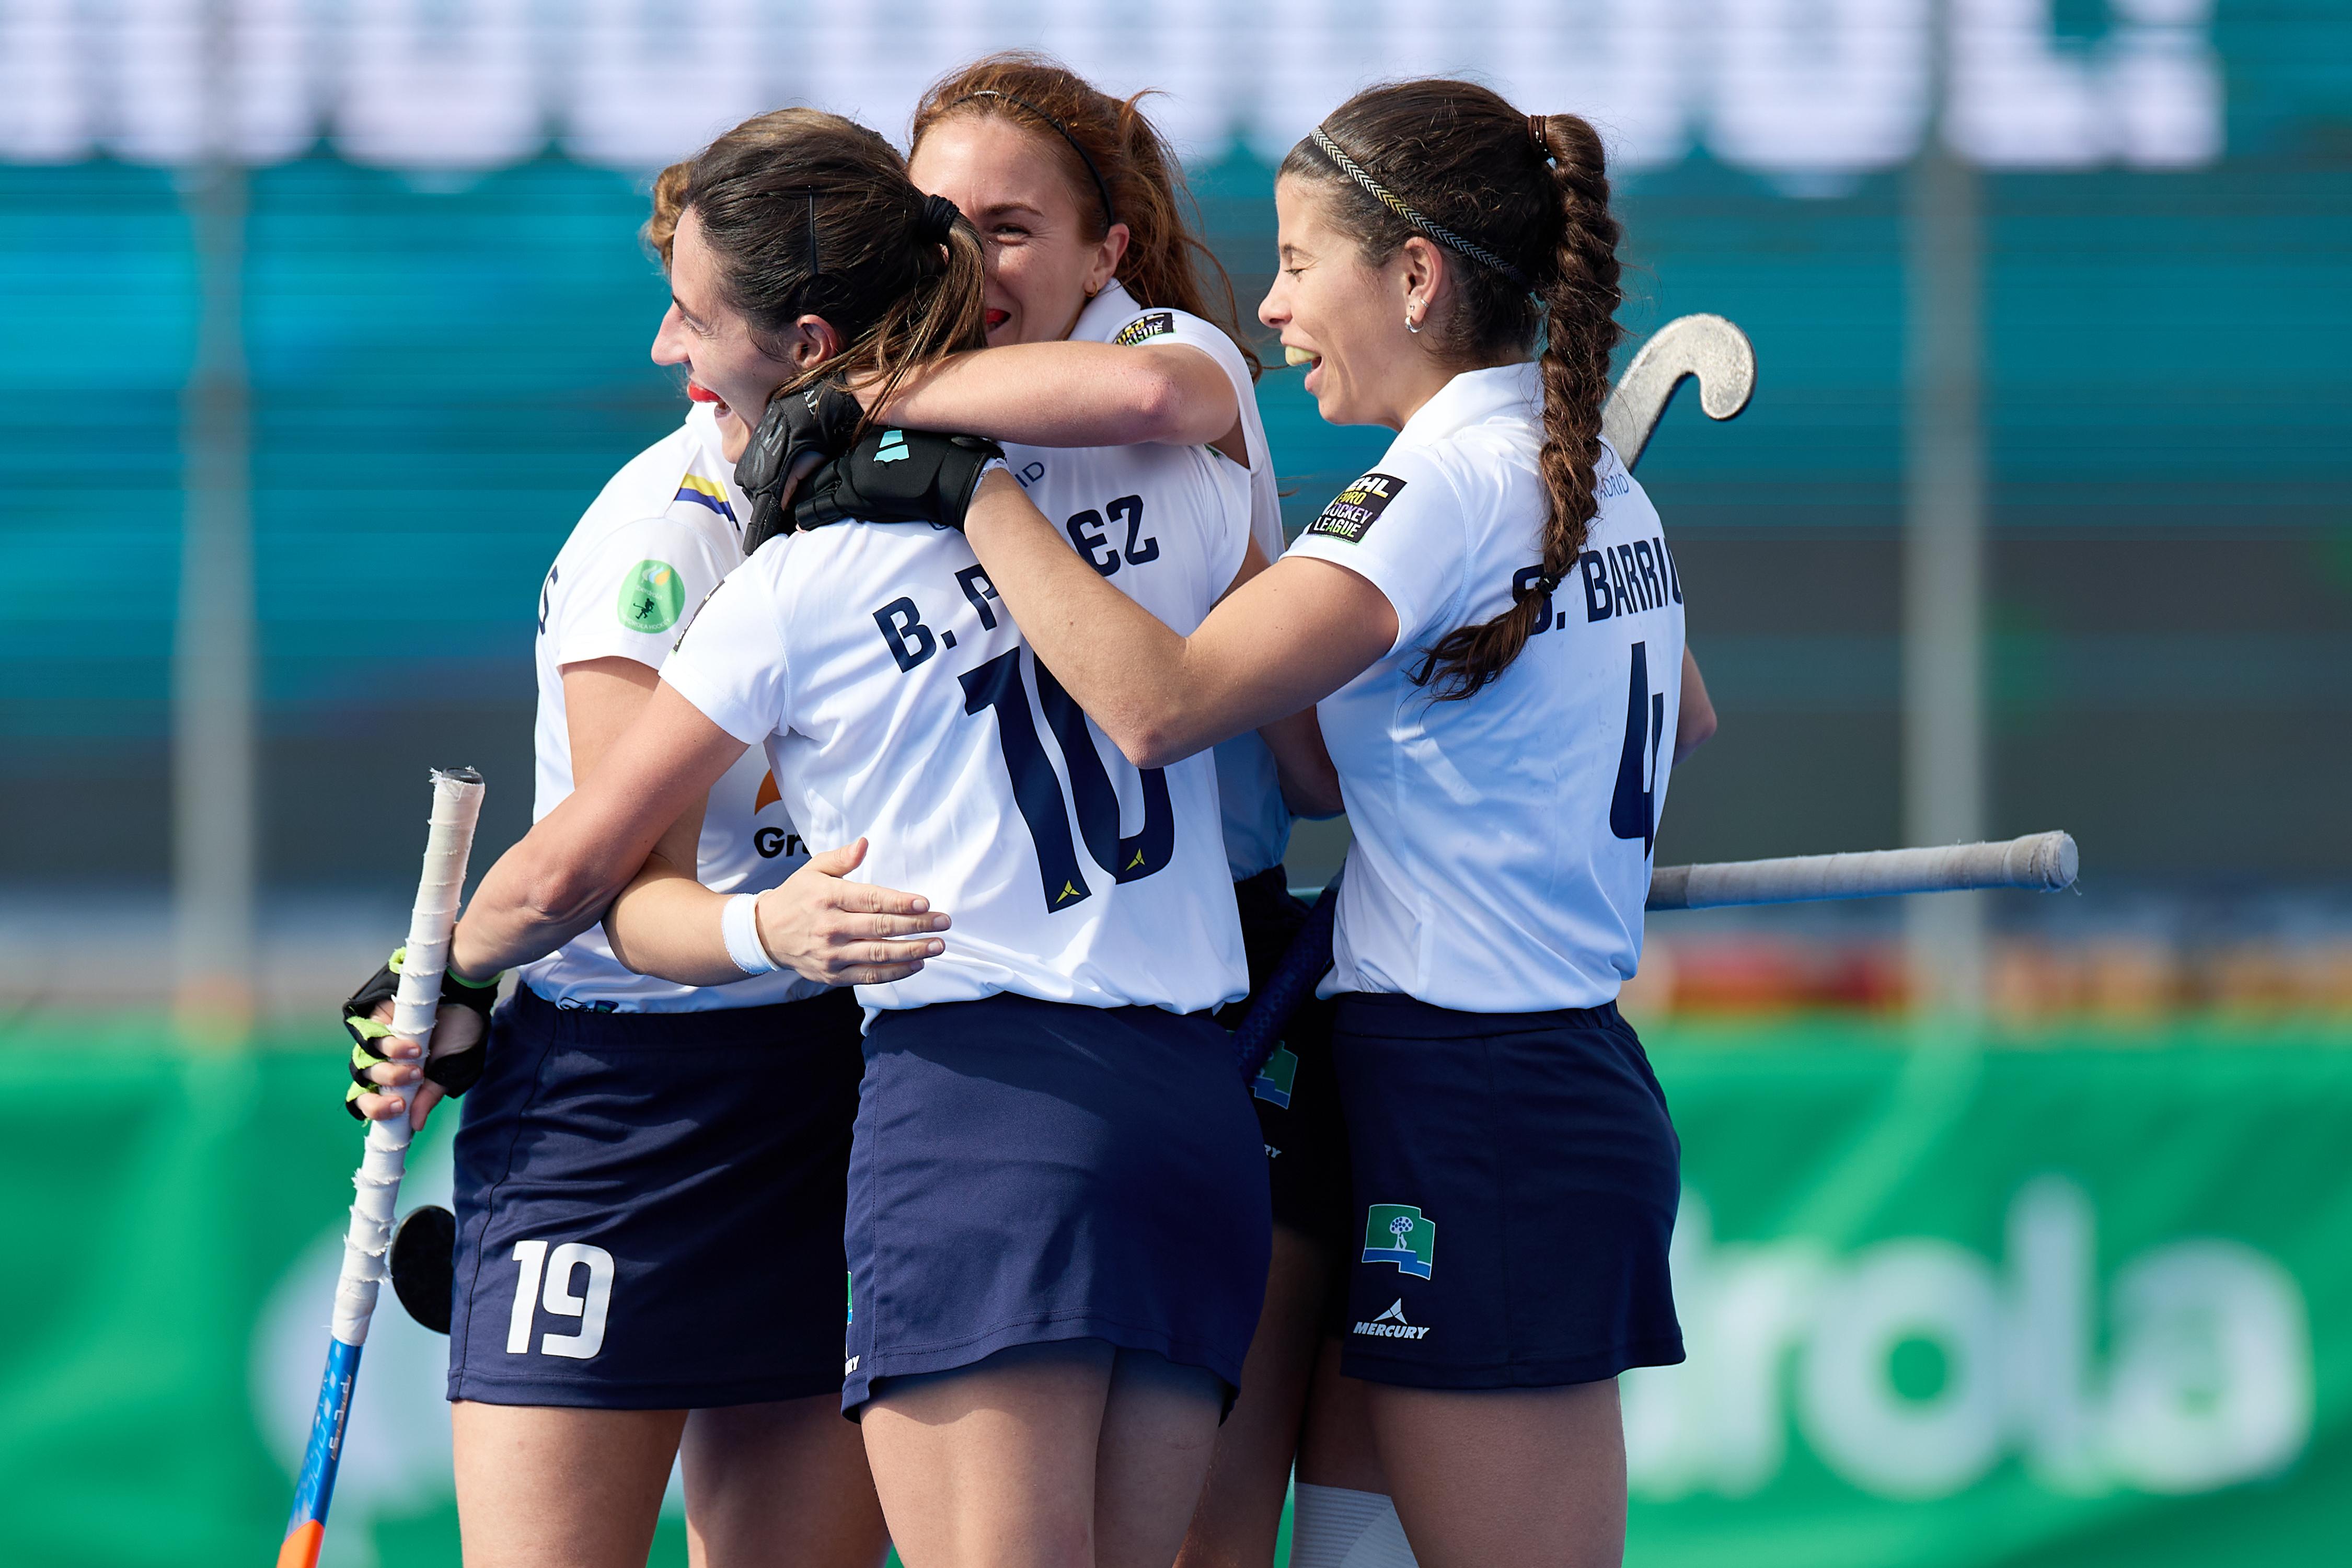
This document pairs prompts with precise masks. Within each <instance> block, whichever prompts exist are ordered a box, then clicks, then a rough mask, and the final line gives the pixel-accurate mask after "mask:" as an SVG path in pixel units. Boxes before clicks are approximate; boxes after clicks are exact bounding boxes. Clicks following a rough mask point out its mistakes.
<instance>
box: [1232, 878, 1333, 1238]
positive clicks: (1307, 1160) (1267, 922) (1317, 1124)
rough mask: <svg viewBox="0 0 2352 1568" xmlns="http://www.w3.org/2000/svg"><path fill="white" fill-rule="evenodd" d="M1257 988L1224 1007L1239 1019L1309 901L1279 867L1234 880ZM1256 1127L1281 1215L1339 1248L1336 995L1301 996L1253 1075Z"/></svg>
mask: <svg viewBox="0 0 2352 1568" xmlns="http://www.w3.org/2000/svg"><path fill="white" fill-rule="evenodd" d="M1234 900H1235V902H1236V903H1238V904H1239V905H1240V908H1241V917H1242V947H1243V950H1244V952H1246V953H1247V955H1248V959H1249V977H1250V995H1249V997H1248V998H1247V999H1245V1000H1244V1001H1241V1002H1236V1003H1234V1005H1232V1006H1231V1007H1230V1008H1228V1009H1226V1011H1225V1012H1224V1013H1223V1014H1222V1015H1220V1016H1221V1017H1222V1018H1223V1019H1224V1020H1225V1021H1227V1022H1230V1023H1233V1024H1238V1023H1240V1021H1241V1019H1242V1016H1244V1014H1245V1013H1246V1012H1247V1011H1248V1009H1249V1007H1250V1005H1251V1004H1252V1003H1254V1002H1255V1000H1256V998H1257V992H1258V988H1259V987H1261V986H1263V985H1264V984H1265V983H1266V981H1267V980H1268V979H1270V978H1272V976H1273V974H1274V972H1275V970H1276V967H1277V966H1279V965H1280V964H1281V963H1282V958H1283V954H1285V953H1286V952H1289V951H1290V944H1291V942H1292V941H1293V940H1294V939H1295V938H1296V937H1297V935H1298V928H1299V927H1301V926H1303V925H1305V924H1306V923H1307V906H1306V905H1305V904H1304V903H1302V902H1300V901H1299V900H1297V899H1296V898H1294V897H1292V896H1291V892H1290V888H1289V885H1288V882H1287V880H1286V877H1285V875H1284V872H1283V869H1282V868H1281V867H1279V866H1277V867H1276V868H1273V869H1272V870H1270V871H1264V872H1261V873H1259V874H1258V875H1257V876H1255V877H1249V878H1245V879H1243V880H1241V881H1238V882H1235V883H1234ZM1250 1104H1251V1106H1252V1108H1253V1109H1255V1110H1256V1112H1257V1124H1258V1135H1259V1137H1260V1139H1261V1140H1262V1141H1263V1142H1265V1161H1266V1165H1265V1172H1266V1178H1267V1180H1268V1181H1269V1183H1271V1184H1272V1187H1273V1193H1274V1223H1275V1224H1276V1225H1278V1226H1284V1227H1286V1228H1287V1229H1290V1230H1295V1231H1297V1232H1298V1233H1299V1234H1300V1235H1302V1236H1305V1237H1308V1238H1309V1239H1310V1240H1314V1241H1318V1242H1321V1243H1323V1244H1324V1245H1325V1246H1326V1247H1329V1248H1330V1249H1331V1250H1333V1251H1334V1252H1337V1251H1339V1250H1340V1249H1341V1248H1343V1247H1344V1246H1345V1245H1346V1242H1347V1239H1348V1127H1347V1123H1346V1121H1344V1120H1343V1119H1342V1118H1341V1116H1340V1114H1339V1076H1338V1074H1337V1073H1335V1072H1334V1071H1333V1070H1332V1068H1331V1004H1330V1003H1328V1002H1318V1001H1317V1000H1316V999H1315V997H1314V995H1313V994H1311V993H1310V994H1308V995H1307V997H1306V998H1305V999H1304V1000H1302V1001H1301V1002H1300V1003H1299V1005H1298V1007H1297V1011H1295V1012H1294V1013H1292V1014H1291V1016H1290V1021H1289V1022H1288V1023H1287V1024H1286V1025H1285V1026H1283V1032H1282V1038H1281V1040H1280V1041H1279V1042H1278V1043H1276V1046H1275V1048H1274V1050H1273V1052H1272V1053H1271V1054H1269V1055H1268V1056H1267V1058H1266V1060H1265V1067H1264V1068H1261V1069H1259V1072H1258V1075H1257V1079H1256V1081H1255V1082H1254V1083H1252V1084H1251V1085H1250Z"/></svg>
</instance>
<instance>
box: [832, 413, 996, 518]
mask: <svg viewBox="0 0 2352 1568" xmlns="http://www.w3.org/2000/svg"><path fill="white" fill-rule="evenodd" d="M1003 456H1004V448H1003V447H1000V446H998V445H997V444H996V443H995V442H993V441H991V440H989V439H988V438H987V437H984V436H947V435H941V434H940V433H939V432H937V431H932V430H898V429H879V430H871V431H868V432H867V433H866V435H865V436H863V437H860V438H859V439H858V442H857V444H856V446H854V447H851V448H850V449H849V450H848V451H846V452H844V453H843V454H842V455H841V456H840V457H838V458H834V459H833V460H832V461H831V462H829V463H827V464H826V465H825V466H824V467H823V468H819V469H818V470H817V471H816V472H815V473H814V475H812V476H811V477H810V479H809V481H808V483H807V484H806V485H805V486H803V488H802V489H801V491H800V499H799V500H795V501H794V502H793V527H795V528H822V527H824V525H825V524H826V523H829V522H847V521H859V522H928V523H931V524H934V525H935V526H937V527H940V528H952V529H954V530H956V531H958V532H961V531H962V530H963V518H964V513H965V512H966V511H968V510H971V498H972V492H973V491H975V490H976V489H979V488H980V479H981V476H982V474H983V473H985V472H986V471H987V468H988V465H989V464H990V463H992V462H994V461H998V460H1000V459H1002V458H1003Z"/></svg>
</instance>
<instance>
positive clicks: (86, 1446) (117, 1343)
mask: <svg viewBox="0 0 2352 1568" xmlns="http://www.w3.org/2000/svg"><path fill="white" fill-rule="evenodd" d="M1658 1066H1659V1071H1660V1076H1661V1078H1662V1079H1663V1080H1664V1083H1665V1085H1666V1088H1667V1091H1668V1094H1669V1096H1670V1097H1671V1099H1672V1100H1673V1103H1674V1109H1675V1118H1676V1121H1677V1122H1678V1124H1679V1126H1680V1128H1681V1130H1682V1134H1683V1139H1684V1160H1685V1177H1686V1190H1685V1200H1684V1210H1683V1215H1682V1222H1681V1225H1680V1227H1679V1229H1678V1233H1677V1239H1676V1244H1675V1277H1676V1279H1675V1286H1676V1293H1677V1297H1678V1299H1679V1301H1680V1305H1681V1310H1682V1312H1683V1316H1684V1322H1685V1328H1686V1331H1687V1333H1688V1336H1689V1341H1690V1348H1691V1359H1690V1361H1689V1362H1688V1363H1687V1364H1685V1365H1684V1366H1682V1367H1678V1368H1672V1369H1665V1370H1660V1371H1654V1372H1646V1373H1639V1374H1637V1375H1635V1376H1633V1377H1632V1378H1629V1379H1628V1380H1627V1384H1626V1387H1625V1414H1626V1436H1627V1447H1628V1459H1629V1467H1630V1479H1631V1482H1632V1489H1633V1519H1632V1533H1631V1543H1630V1546H1629V1550H1628V1561H1629V1562H1631V1563H1634V1564H1637V1565H1654V1568H1676V1565H1681V1564H1694V1565H1695V1564H1700V1563H1706V1564H1718V1563H1739V1564H1742V1565H1743V1568H1771V1565H1774V1564H1782V1563H1786V1564H1791V1565H1794V1564H1799V1563H1801V1564H1804V1565H1806V1568H1848V1565H1851V1568H1864V1565H1875V1564H1887V1563H1903V1564H1906V1565H1936V1564H1952V1565H1954V1568H1958V1565H1960V1564H1990V1563H2003V1564H2038V1563H2051V1564H2055V1563H2061V1562H2063V1563H2067V1564H2070V1565H2075V1568H2081V1565H2093V1564H2104V1563H2118V1564H2120V1563H2132V1564H2134V1565H2135V1568H2163V1565H2166V1564H2173V1563H2180V1564H2188V1563H2200V1564H2201V1563H2215V1562H2231V1563H2290V1562H2292V1563H2306V1562H2313V1561H2318V1560H2322V1559H2324V1558H2325V1557H2326V1556H2327V1555H2328V1554H2329V1552H2331V1551H2332V1550H2340V1548H2341V1545H2342V1542H2344V1540H2345V1539H2347V1535H2352V1162H2347V1160H2346V1158H2345V1138H2344V1129H2345V1128H2346V1127H2347V1126H2352V1052H2347V1051H2344V1050H2342V1049H2340V1048H2312V1049H2289V1048H2282V1047H2276V1046H2273V1045H2227V1044H2222V1043H2219V1042H2216V1041H2208V1042H2206V1043H2202V1044H2195V1043H2191V1044H2183V1045H2177V1046H2171V1047H2165V1048H2160V1049H2110V1048H2097V1047H2093V1046H2090V1045H2088V1044H2084V1045H2080V1046H2075V1047H2065V1046H2061V1047H2052V1048H2048V1049H2037V1050H2005V1051H1995V1052H1988V1053H1981V1054H1980V1053H1976V1052H1972V1051H1966V1050H1959V1049H1950V1048H1946V1049H1930V1050H1923V1051H1909V1052H1905V1051H1897V1050H1893V1049H1887V1048H1883V1047H1881V1046H1873V1045H1868V1044H1858V1043H1856V1042H1855V1041H1854V1039H1853V1037H1851V1035H1850V1034H1848V1033H1846V1032H1843V1031H1842V1032H1841V1035H1840V1037H1838V1038H1835V1039H1829V1038H1822V1039H1809V1038H1808V1031H1807V1030H1805V1029H1803V1028H1784V1029H1781V1030H1779V1031H1776V1032H1775V1033H1774V1034H1773V1035H1772V1036H1771V1037H1769V1039H1766V1040H1762V1041H1760V1042H1759V1043H1754V1044H1750V1045H1748V1046H1745V1047H1739V1048H1713V1047H1702V1046H1699V1045H1696V1044H1692V1043H1690V1042H1688V1041H1686V1040H1685V1041H1681V1042H1677V1041H1676V1040H1675V1038H1674V1037H1671V1036H1670V1035H1665V1034H1661V1036H1660V1048H1659V1051H1658ZM337 1073H338V1064H337V1061H336V1055H335V1052H334V1050H333V1048H332V1047H331V1046H330V1047H322V1048H321V1049H320V1051H318V1052H316V1053H311V1054H307V1055H298V1054H293V1053H286V1052H262V1053H258V1054H253V1055H241V1056H235V1057H215V1058H185V1059H179V1060H175V1059H173V1058H172V1057H170V1056H168V1055H167V1054H165V1052H164V1051H163V1049H162V1048H161V1047H160V1043H159V1042H158V1040H157V1039H156V1038H155V1037H154V1036H153V1034H152V1032H142V1031H141V1030H139V1029H136V1028H130V1027H125V1028H121V1029H118V1030H115V1031H112V1032H110V1033H109V1032H106V1031H99V1032H96V1033H95V1034H92V1033H90V1032H75V1033H68V1032H67V1031H65V1030H63V1029H59V1028H56V1027H53V1026H44V1027H43V1028H42V1029H40V1030H39V1031H37V1032H35V1031H29V1030H27V1029H26V1028H24V1027H22V1026H19V1027H18V1028H16V1029H15V1030H12V1031H9V1032H7V1033H6V1034H5V1035H0V1215H5V1221H0V1224H5V1227H6V1228H5V1237H6V1247H5V1254H6V1257H7V1258H8V1260H9V1261H8V1272H7V1281H8V1283H7V1289H6V1290H5V1294H0V1561H6V1562H8V1563H22V1564H26V1565H28V1568H52V1565H55V1568H68V1565H72V1568H84V1565H87V1568H100V1565H107V1568H110V1565H114V1564H125V1565H127V1564H133V1563H141V1564H143V1563H153V1562H157V1561H164V1560H168V1561H171V1562H173V1563H184V1564H190V1565H209V1564H215V1563H217V1564H221V1565H223V1568H228V1565H231V1564H250V1563H258V1562H263V1561H267V1560H268V1557H269V1555H270V1554H271V1553H272V1552H274V1551H275V1548H276V1543H277V1539H278V1531H279V1529H280V1527H281V1525H282V1523H283V1514H284V1510H285V1507H286V1501H287V1497H288V1489H289V1485H290V1475H291V1466H292V1464H293V1460H294V1458H295V1455H296V1454H297V1452H298V1450H299V1445H300V1442H301V1439H302V1436H303V1433H304V1430H305V1426H306V1423H307V1420H308V1417H309V1405H310V1397H311V1394H312V1393H313V1391H314V1389H315V1385H316V1383H317V1378H318V1370H319V1363H320V1357H321V1356H322V1355H323V1354H324V1344H325V1340H324V1324H325V1321H326V1315H327V1310H328V1301H329V1298H330V1296H331V1290H332V1284H333V1279H334V1271H335V1259H336V1250H335V1237H336V1235H337V1233H338V1231H339V1228H340V1222H341V1211H342V1207H343V1205H345V1204H346V1203H347V1202H348V1200H349V1194H350V1185H349V1176H350V1171H351V1167H352V1160H353V1156H354V1152H355V1151H356V1148H357V1138H356V1136H355V1134H354V1131H353V1129H352V1126H351V1124H350V1123H349V1122H348V1121H345V1120H344V1119H343V1118H342V1117H341V1116H340V1115H337V1114H336V1113H335V1111H334V1110H333V1109H332V1107H331V1101H332V1100H333V1099H334V1097H335V1094H336V1087H335V1086H336V1078H337ZM415 1171H416V1173H415V1176H414V1178H413V1184H412V1187H411V1189H410V1194H409V1196H410V1199H411V1201H414V1202H423V1201H428V1200H432V1199H435V1198H444V1199H446V1193H447V1188H448V1150H447V1144H446V1128H444V1129H440V1130H438V1131H435V1132H433V1133H430V1134H428V1137H427V1139H426V1140H425V1144H424V1145H423V1147H422V1151H421V1152H420V1155H419V1158H418V1161H417V1164H416V1167H415ZM1428 1217H1429V1218H1430V1219H1431V1220H1433V1222H1435V1223H1436V1224H1438V1225H1440V1226H1442V1225H1443V1224H1444V1218H1445V1216H1444V1215H1430V1216H1428ZM443 1354H444V1351H443V1342H441V1341H439V1340H437V1339H436V1338H434V1337H433V1336H431V1335H429V1334H427V1333H426V1332H425V1331H423V1330H421V1329H418V1328H416V1327H415V1325H414V1324H412V1323H410V1322H409V1321H407V1320H406V1319H405V1318H404V1316H403V1315H402V1314H401V1313H400V1312H399V1310H398V1309H397V1308H394V1307H391V1306H389V1305H387V1307H386V1308H385V1310H383V1312H382V1313H381V1314H380V1315H379V1317H378V1319H377V1323H376V1330H375V1333H374V1335H373V1338H372V1340H371V1342H370V1344H369V1347H368V1356H367V1362H366V1364H365V1367H364V1370H363V1372H362V1377H361V1380H360V1390H359V1394H358V1398H357V1401H356V1405H355V1409H354V1414H353V1417H352V1431H351V1436H350V1439H349V1447H348V1449H347V1454H346V1458H345V1460H344V1464H343V1472H342V1479H341V1484H340V1486H339V1489H338V1492H337V1497H336V1506H335V1511H334V1515H333V1519H332V1522H331V1526H330V1529H329V1531H328V1536H327V1549H328V1556H327V1557H326V1559H324V1561H326V1562H327V1563H342V1564H370V1563H376V1564H382V1565H383V1568H400V1565H404V1564H427V1563H436V1564H437V1563H455V1562H456V1560H457V1551H456V1518H455V1512H454V1510H453V1507H452V1504H451V1501H450V1495H449V1475H448V1466H449V1450H448V1435H447V1421H446V1411H445V1408H444V1406H443V1405H442V1403H441V1374H442V1366H443ZM682 1539H683V1538H682V1534H681V1532H680V1531H679V1529H678V1527H677V1521H675V1519H673V1520H672V1521H670V1522H669V1523H668V1524H667V1526H666V1528H665V1531H664V1534H663V1538H662V1545H661V1549H660V1553H659V1555H658V1557H657V1560H663V1561H677V1560H680V1559H681V1558H682V1555H683V1546H682Z"/></svg>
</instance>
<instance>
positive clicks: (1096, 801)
mask: <svg viewBox="0 0 2352 1568" xmlns="http://www.w3.org/2000/svg"><path fill="white" fill-rule="evenodd" d="M957 679H959V680H961V681H962V682H963V710H964V711H965V712H966V713H968V714H978V713H982V712H986V711H988V710H995V713H996V741H997V744H998V745H999V746H1000V747H1002V748H1003V752H1004V771H1005V772H1006V773H1009V774H1010V775H1012V779H1013V803H1014V805H1017V806H1019V808H1020V811H1021V820H1022V821H1023V822H1024V823H1026V824H1028V826H1029V837H1030V839H1031V841H1032V842H1033V843H1034V844H1035V845H1036V847H1037V877H1038V881H1039V883H1040V885H1041V888H1042V890H1043V891H1044V893H1045V910H1046V912H1047V913H1049V914H1050V913H1052V912H1053V911H1055V910H1066V909H1068V908H1070V907H1071V906H1072V905H1074V904H1077V903H1080V902H1082V901H1084V900H1085V899H1086V898H1087V879H1086V873H1085V872H1084V871H1082V870H1080V869H1079V868H1078V854H1077V849H1076V846H1075V845H1074V844H1073V843H1072V842H1071V839H1070V817H1071V815H1072V812H1071V807H1072V806H1073V805H1075V806H1076V816H1077V819H1078V832H1079V835H1080V836H1081V837H1084V838H1085V839H1086V841H1087V854H1089V855H1091V856H1093V857H1094V861H1095V864H1096V865H1097V866H1100V867H1101V868H1103V869H1104V870H1106V871H1108V872H1109V873H1110V874H1111V877H1112V879H1114V880H1116V881H1120V882H1133V881H1139V880H1140V879H1143V878H1145V877H1149V876H1150V875H1151V874H1152V873H1153V872H1154V871H1157V870H1159V869H1160V868H1161V867H1163V866H1165V865H1167V864H1168V860H1169V857H1170V856H1171V855H1172V854H1173V853H1174V852H1175V848H1176V809H1175V807H1174V806H1173V805H1171V803H1170V801H1169V798H1168V777H1167V774H1166V773H1165V772H1164V771H1163V770H1161V769H1159V768H1144V769H1142V770H1140V777H1141V779H1142V783H1143V828H1142V831H1140V832H1139V833H1133V834H1127V835H1122V834H1121V833H1120V832H1119V830H1118V790H1116V789H1114V788H1113V787H1112V785H1111V782H1110V773H1109V772H1108V770H1107V769H1105V768H1104V766H1103V760H1102V753H1101V752H1098V751H1097V750H1096V749H1095V742H1094V736H1093V735H1092V734H1091V733H1090V732H1089V731H1087V716H1086V713H1085V711H1084V710H1081V709H1080V708H1079V707H1078V705H1077V703H1076V701H1074V700H1071V697H1070V694H1069V693H1068V692H1066V691H1065V690H1063V689H1062V683H1061V682H1060V681H1058V680H1056V679H1054V672H1053V671H1052V670H1050V669H1047V668H1045V666H1044V665H1042V664H1041V665H1038V666H1037V705H1038V707H1040V708H1041V709H1043V710H1045V723H1046V726H1047V727H1048V728H1049V729H1051V730H1052V731H1054V739H1055V741H1056V742H1059V743H1060V745H1061V748H1062V760H1063V762H1065V763H1067V764H1068V766H1069V770H1070V794H1071V795H1073V796H1074V797H1076V798H1075V799H1074V800H1071V801H1065V800H1064V799H1063V798H1062V784H1061V781H1060V780H1059V779H1057V778H1055V776H1054V764H1053V763H1050V762H1048V761H1047V760H1046V757H1045V742H1043V741H1041V740H1040V739H1039V738H1038V734H1037V725H1036V722H1035V721H1034V720H1033V719H1031V718H1030V716H1029V692H1028V689H1027V688H1026V686H1025V685H1024V683H1023V681H1022V679H1021V650H1020V649H1019V648H1010V649H1007V650H1006V651H1005V652H1003V653H1001V654H998V655H997V656H996V657H995V658H992V659H990V660H989V661H988V662H987V663H986V664H983V665H982V666H980V667H979V668H976V669H971V670H967V671H965V672H964V673H963V674H962V675H961V676H959V677H957Z"/></svg>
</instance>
